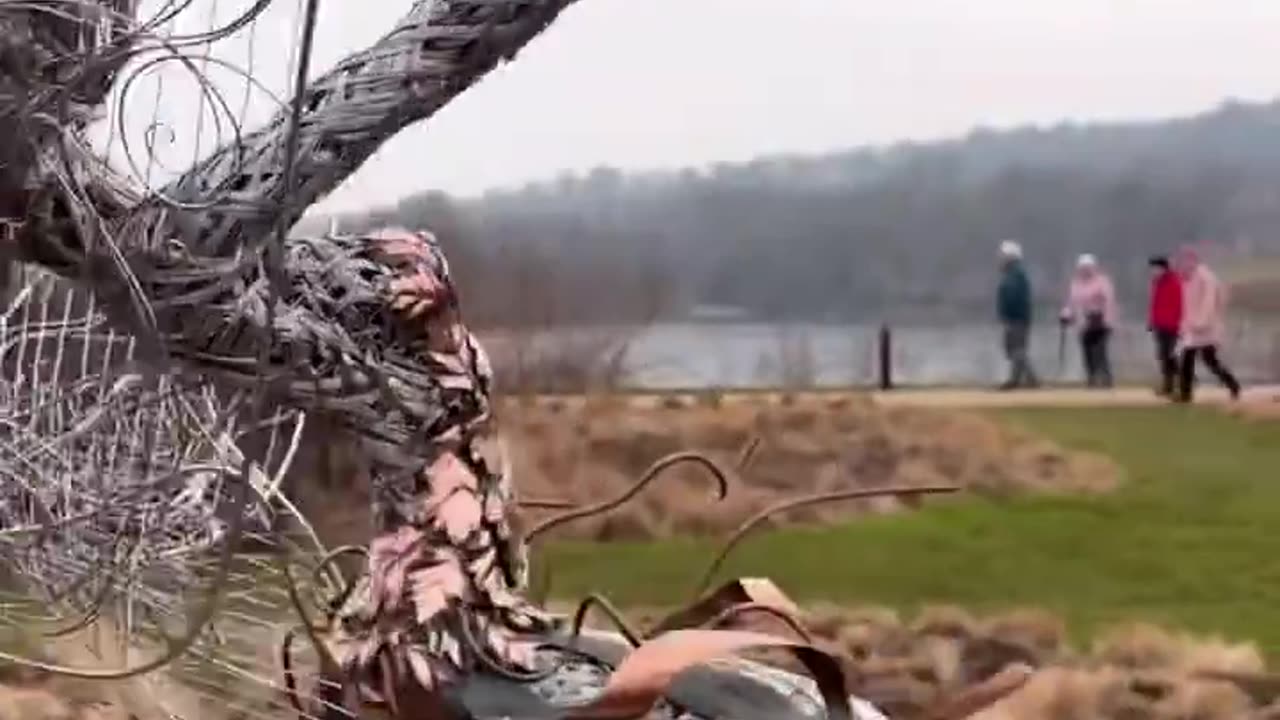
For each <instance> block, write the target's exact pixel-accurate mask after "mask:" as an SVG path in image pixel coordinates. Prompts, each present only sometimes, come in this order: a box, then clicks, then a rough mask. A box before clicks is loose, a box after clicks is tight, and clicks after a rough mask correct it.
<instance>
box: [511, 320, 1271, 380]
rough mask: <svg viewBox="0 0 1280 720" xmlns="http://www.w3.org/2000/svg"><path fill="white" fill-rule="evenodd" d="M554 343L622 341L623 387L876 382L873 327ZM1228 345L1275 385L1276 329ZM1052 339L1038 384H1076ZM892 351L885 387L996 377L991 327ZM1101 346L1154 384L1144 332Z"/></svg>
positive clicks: (918, 340)
mask: <svg viewBox="0 0 1280 720" xmlns="http://www.w3.org/2000/svg"><path fill="white" fill-rule="evenodd" d="M556 335H557V337H558V338H559V339H558V340H557V341H555V343H554V344H556V345H558V346H560V347H575V345H574V343H577V345H576V347H587V346H594V347H598V346H600V345H602V344H607V343H620V342H626V343H627V347H628V349H627V352H626V354H625V356H624V360H623V365H624V367H625V369H626V376H627V384H628V385H629V386H632V387H636V388H644V389H663V388H698V387H713V386H730V387H761V386H779V385H816V386H842V385H868V384H873V383H875V382H876V378H877V370H876V362H877V354H878V353H877V349H876V348H877V335H878V328H876V327H874V326H847V327H846V326H831V325H786V326H778V325H765V324H750V323H733V324H681V323H669V324H659V325H655V326H650V327H647V328H640V329H625V328H612V329H607V330H600V329H596V330H590V331H587V330H579V331H560V332H557V333H556ZM1230 337H1231V341H1230V343H1229V344H1228V346H1227V348H1226V358H1227V361H1228V362H1229V363H1231V364H1232V365H1233V366H1234V368H1235V369H1236V371H1237V373H1238V374H1239V375H1240V376H1241V377H1242V378H1244V379H1247V380H1251V381H1255V382H1258V381H1269V382H1270V381H1276V380H1278V379H1280V377H1278V375H1280V322H1270V323H1260V322H1252V323H1246V322H1239V321H1237V322H1236V323H1235V325H1234V326H1233V328H1232V331H1231V333H1230ZM566 338H572V339H566ZM1059 338H1060V336H1059V331H1058V328H1057V326H1056V325H1054V326H1048V325H1046V326H1042V327H1039V328H1037V329H1036V331H1035V332H1034V334H1033V337H1032V341H1031V354H1032V358H1033V362H1034V364H1035V367H1036V370H1037V371H1038V372H1039V373H1040V375H1041V376H1042V378H1043V379H1044V380H1045V381H1048V382H1057V381H1068V382H1070V381H1078V380H1079V379H1080V378H1081V377H1082V373H1081V364H1080V351H1079V346H1078V343H1077V340H1076V336H1075V335H1074V334H1073V333H1069V334H1068V335H1067V336H1066V338H1065V340H1066V342H1065V347H1064V348H1063V349H1064V352H1062V354H1061V356H1060V355H1059ZM504 340H505V338H494V337H491V338H486V342H487V343H488V344H489V346H490V347H491V348H492V349H493V351H494V355H495V361H496V362H498V364H499V365H501V364H502V360H501V358H502V356H503V352H504V349H505V348H506V347H508V346H507V345H505V344H504ZM546 340H547V338H546V337H544V338H543V341H544V342H545V341H546ZM526 342H527V341H526ZM892 344H893V373H894V379H895V382H897V383H899V384H904V385H993V384H996V383H998V382H1000V381H1001V380H1003V379H1004V374H1005V372H1006V365H1005V362H1004V356H1003V352H1002V349H1001V345H1000V330H999V328H998V327H997V326H996V325H994V324H992V325H983V324H972V325H951V326H945V327H923V326H907V327H898V328H894V330H893V343H892ZM1111 348H1112V363H1113V366H1114V368H1115V371H1116V374H1117V376H1118V377H1119V378H1120V379H1121V380H1122V381H1128V382H1149V381H1150V382H1154V377H1155V375H1154V373H1155V362H1154V359H1153V355H1154V351H1153V349H1152V343H1151V339H1150V336H1149V335H1148V334H1147V332H1146V329H1145V328H1143V327H1125V328H1122V329H1121V330H1119V331H1118V332H1117V333H1116V334H1115V335H1114V336H1113V339H1112V343H1111Z"/></svg>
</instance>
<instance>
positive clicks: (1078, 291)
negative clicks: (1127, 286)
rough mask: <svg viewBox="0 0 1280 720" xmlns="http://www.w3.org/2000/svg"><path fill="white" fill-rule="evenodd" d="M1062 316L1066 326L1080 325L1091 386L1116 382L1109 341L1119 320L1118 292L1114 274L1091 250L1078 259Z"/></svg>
mask: <svg viewBox="0 0 1280 720" xmlns="http://www.w3.org/2000/svg"><path fill="white" fill-rule="evenodd" d="M1060 320H1061V322H1062V324H1063V325H1064V326H1070V325H1073V324H1076V325H1078V326H1079V328H1080V350H1081V355H1082V356H1083V358H1084V373H1085V381H1086V383H1087V384H1088V386H1089V387H1091V388H1109V387H1111V386H1112V385H1113V384H1114V378H1113V377H1112V374H1111V358H1110V356H1109V353H1108V350H1107V345H1108V343H1109V342H1110V340H1111V331H1112V329H1113V328H1115V323H1116V293H1115V287H1114V286H1113V285H1112V283H1111V278H1110V277H1109V276H1108V275H1107V274H1106V273H1105V272H1103V271H1102V268H1100V267H1098V259H1097V258H1095V257H1094V256H1093V255H1090V254H1088V253H1086V254H1084V255H1081V256H1080V257H1079V259H1077V260H1076V271H1075V274H1074V275H1072V277H1071V286H1070V288H1069V290H1068V293H1067V304H1066V305H1065V306H1064V307H1063V308H1062V314H1061V316H1060Z"/></svg>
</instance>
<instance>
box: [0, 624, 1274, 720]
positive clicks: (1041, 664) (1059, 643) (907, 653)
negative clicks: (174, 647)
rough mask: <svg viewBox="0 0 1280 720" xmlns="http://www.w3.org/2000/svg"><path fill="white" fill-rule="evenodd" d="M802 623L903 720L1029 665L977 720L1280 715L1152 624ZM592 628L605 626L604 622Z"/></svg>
mask: <svg viewBox="0 0 1280 720" xmlns="http://www.w3.org/2000/svg"><path fill="white" fill-rule="evenodd" d="M559 610H562V611H568V610H570V608H567V607H563V608H559ZM662 615H663V613H662V612H660V611H657V610H650V611H633V612H630V613H628V617H629V619H630V621H631V622H632V623H634V624H635V625H637V626H639V627H649V626H652V624H653V623H654V622H655V620H656V619H657V618H659V617H661V616H662ZM766 617H767V616H744V620H743V622H744V624H745V625H746V626H747V627H750V628H752V629H760V630H768V631H772V632H785V631H784V630H783V629H782V628H781V627H779V626H777V625H775V624H770V622H771V621H769V620H767V619H765V618H766ZM803 621H804V623H805V625H806V627H807V628H809V630H810V631H811V632H812V633H813V634H814V636H815V638H816V641H817V643H818V644H819V645H820V646H823V647H826V648H827V649H829V650H831V651H834V652H836V653H838V654H840V655H842V656H843V657H844V658H845V662H846V665H847V667H848V669H849V672H850V678H851V682H850V691H851V692H855V693H857V694H859V695H862V696H863V697H866V698H868V699H869V700H871V701H872V702H873V703H875V704H877V705H879V706H880V707H882V708H883V709H884V710H885V711H886V712H888V713H889V715H890V717H892V718H893V719H894V720H913V719H916V718H920V717H921V716H920V713H921V711H922V709H923V708H925V707H927V706H929V705H930V704H931V703H933V702H935V701H936V700H938V699H939V698H941V697H943V696H944V695H946V694H948V693H951V692H954V691H955V690H956V689H958V688H961V687H964V686H967V685H969V684H972V683H974V682H977V681H978V680H981V679H984V678H986V677H989V676H990V675H992V674H994V673H995V672H997V671H999V670H1000V669H1001V668H1003V667H1005V666H1007V665H1009V664H1011V663H1027V664H1029V665H1031V666H1033V667H1036V668H1038V669H1039V671H1038V672H1037V674H1036V675H1035V677H1034V678H1033V679H1032V681H1031V682H1030V683H1029V684H1028V685H1027V686H1026V687H1024V688H1023V689H1022V690H1020V691H1018V692H1017V693H1015V694H1014V695H1012V696H1010V697H1009V698H1007V699H1005V700H1004V701H1002V702H1001V703H999V704H998V705H996V706H993V707H992V708H989V709H987V710H985V711H982V712H981V713H979V714H978V715H976V716H974V717H973V718H972V720H1135V719H1143V718H1147V719H1150V720H1264V719H1266V718H1275V717H1277V715H1276V713H1275V711H1276V710H1280V702H1276V699H1275V698H1271V697H1263V698H1256V699H1251V698H1250V696H1249V695H1247V694H1246V693H1245V692H1243V691H1242V690H1241V689H1240V688H1238V687H1237V686H1236V685H1234V684H1232V683H1229V682H1220V681H1210V680H1204V679H1201V678H1199V677H1197V676H1196V675H1195V673H1197V672H1199V671H1204V670H1212V671H1227V672H1236V673H1261V672H1264V671H1265V666H1264V663H1263V660H1262V657H1261V654H1260V653H1259V652H1258V649H1257V648H1256V647H1254V646H1253V645H1250V644H1247V643H1246V644H1240V643H1228V642H1225V641H1223V640H1221V639H1217V638H1209V639H1200V638H1194V637H1191V636H1189V635H1186V634H1183V633H1175V632H1169V631H1166V630H1163V629H1161V628H1158V627H1155V626H1151V625H1145V624H1136V625H1131V626H1126V627H1120V628H1116V629H1115V630H1113V631H1111V632H1108V633H1104V634H1103V635H1101V636H1100V637H1099V638H1098V639H1097V640H1096V642H1094V643H1093V644H1092V645H1091V646H1090V647H1089V649H1088V651H1087V652H1078V651H1076V650H1075V649H1073V648H1072V647H1071V646H1070V645H1069V644H1068V642H1067V639H1066V633H1065V632H1064V628H1063V625H1062V623H1061V621H1060V620H1059V619H1058V618H1056V617H1054V616H1053V615H1051V614H1049V613H1045V612H1043V611H1039V610H1033V609H1019V610H1011V611H1008V612H1005V613H1002V614H998V615H993V616H989V617H984V618H979V617H975V616H973V615H972V614H971V613H969V612H967V611H965V610H964V609H962V608H956V607H931V608H926V609H924V610H922V611H921V612H919V613H917V614H916V615H915V616H914V617H910V618H903V617H901V616H900V615H899V614H898V613H897V612H895V611H893V610H890V609H885V608H876V607H865V608H841V607H837V606H834V605H825V606H823V605H818V606H811V607H809V608H808V609H807V611H806V612H805V614H804V617H803ZM589 623H590V624H593V625H596V626H598V627H601V628H606V629H608V625H607V624H606V622H605V621H603V620H602V619H598V618H597V619H594V620H593V621H589ZM54 650H56V651H57V654H58V655H59V659H62V660H63V661H67V657H66V653H68V652H70V653H72V654H75V652H76V651H75V650H74V648H73V645H68V646H64V647H59V648H54ZM51 654H52V653H51ZM765 659H766V660H770V661H776V658H765ZM81 660H82V662H83V661H84V658H81ZM2 670H3V669H0V718H3V719H4V720H128V718H137V719H138V720H151V719H152V718H157V719H158V718H161V717H163V714H162V713H161V712H160V710H159V709H158V708H157V707H156V706H155V704H154V702H151V701H149V698H148V696H147V695H145V694H144V693H140V692H139V691H138V689H137V688H136V687H133V686H129V685H102V684H96V683H88V682H77V681H66V680H57V679H54V678H50V677H47V676H43V675H41V674H39V673H33V672H29V671H28V672H22V671H18V670H15V669H8V670H7V671H2ZM166 692H167V697H166V702H168V703H169V704H170V705H171V706H173V704H174V703H178V704H180V705H182V708H181V709H182V710H183V711H185V714H186V716H187V717H200V718H209V719H210V720H232V718H241V717H248V716H246V715H244V714H236V713H231V712H225V711H224V710H225V708H223V709H220V708H219V707H218V706H217V705H216V704H210V703H208V702H199V701H197V700H195V699H194V698H191V697H188V695H189V693H187V694H184V691H183V690H182V689H181V688H176V687H174V688H169V689H168V690H167V691H166ZM230 692H231V693H232V694H233V695H234V694H235V692H236V691H235V690H234V689H230ZM1277 692H1280V691H1277ZM238 699H240V700H244V698H243V697H240V698H238ZM267 700H268V699H267V698H265V697H264V698H263V702H262V703H261V704H260V705H258V707H257V714H255V715H254V716H255V717H281V718H283V717H288V716H289V713H288V712H286V711H284V709H283V707H282V706H281V704H280V702H279V700H280V698H275V702H274V703H271V702H267ZM1268 704H1272V706H1271V707H1268ZM1268 713H1271V714H1268Z"/></svg>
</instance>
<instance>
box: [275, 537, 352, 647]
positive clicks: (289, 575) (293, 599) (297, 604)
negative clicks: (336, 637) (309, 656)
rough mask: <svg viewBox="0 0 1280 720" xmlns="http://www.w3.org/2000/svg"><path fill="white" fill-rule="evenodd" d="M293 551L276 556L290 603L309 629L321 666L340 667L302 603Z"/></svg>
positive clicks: (309, 638)
mask: <svg viewBox="0 0 1280 720" xmlns="http://www.w3.org/2000/svg"><path fill="white" fill-rule="evenodd" d="M291 559H292V558H291V553H289V551H288V550H286V551H285V553H284V554H281V555H277V556H276V566H277V568H278V569H279V570H280V574H281V576H283V577H284V586H285V592H286V593H287V594H288V596H289V604H290V605H292V606H293V611H294V612H296V613H297V614H298V620H299V624H300V625H302V628H303V629H304V630H306V631H307V639H308V640H310V641H311V646H312V648H313V649H314V650H315V651H316V655H317V656H318V657H319V658H320V663H321V666H323V667H326V668H330V669H332V668H338V667H340V665H339V664H338V661H337V658H335V657H334V656H333V653H331V652H329V648H328V646H326V645H325V644H324V641H323V640H321V639H320V629H318V628H317V626H316V624H315V623H314V622H312V620H311V614H310V613H308V612H307V608H306V606H305V605H303V604H302V595H301V593H299V592H298V584H297V583H296V582H295V581H294V579H293V567H292V566H291V565H290V560H291Z"/></svg>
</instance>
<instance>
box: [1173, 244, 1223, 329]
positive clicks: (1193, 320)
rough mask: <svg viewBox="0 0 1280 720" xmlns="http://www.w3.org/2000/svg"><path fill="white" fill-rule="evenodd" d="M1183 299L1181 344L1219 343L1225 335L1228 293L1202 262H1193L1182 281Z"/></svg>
mask: <svg viewBox="0 0 1280 720" xmlns="http://www.w3.org/2000/svg"><path fill="white" fill-rule="evenodd" d="M1182 298H1183V308H1184V309H1183V314H1182V342H1183V344H1184V345H1185V346H1186V347H1207V346H1210V345H1221V344H1222V342H1223V341H1224V340H1225V339H1226V334H1227V328H1226V319H1225V316H1226V309H1227V292H1226V288H1224V287H1223V285H1222V283H1221V282H1220V281H1219V280H1218V276H1217V275H1215V274H1214V273H1213V271H1212V270H1210V269H1209V268H1208V266H1206V265H1204V264H1203V263H1195V264H1194V266H1193V267H1192V269H1191V270H1190V271H1189V272H1188V273H1187V275H1186V279H1185V280H1184V281H1183V286H1182Z"/></svg>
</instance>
